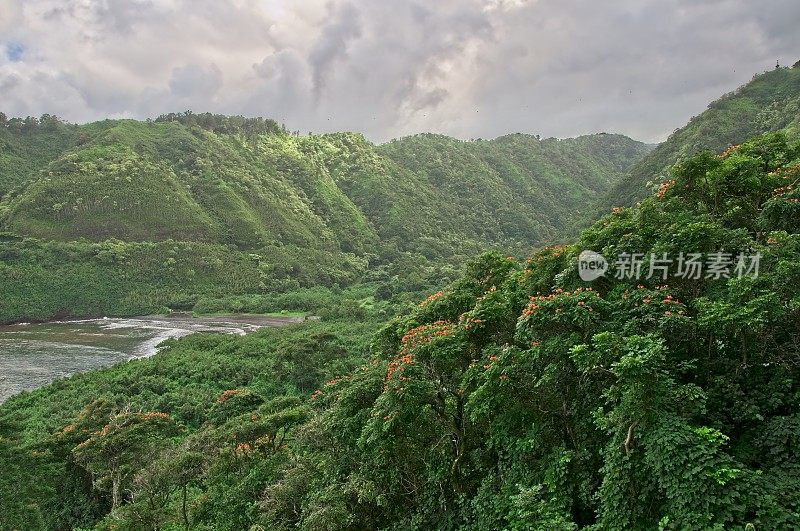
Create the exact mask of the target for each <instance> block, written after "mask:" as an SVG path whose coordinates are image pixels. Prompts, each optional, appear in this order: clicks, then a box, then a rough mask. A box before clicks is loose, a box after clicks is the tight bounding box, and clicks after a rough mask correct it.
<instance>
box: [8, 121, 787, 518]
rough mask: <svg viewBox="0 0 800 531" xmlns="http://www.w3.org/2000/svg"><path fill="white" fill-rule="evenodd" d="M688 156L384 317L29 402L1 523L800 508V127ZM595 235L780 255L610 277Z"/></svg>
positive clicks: (267, 340) (606, 246) (275, 337)
mask: <svg viewBox="0 0 800 531" xmlns="http://www.w3.org/2000/svg"><path fill="white" fill-rule="evenodd" d="M673 176H674V181H672V180H671V181H668V182H667V183H666V184H664V185H663V186H662V187H661V189H660V191H659V193H658V194H657V195H655V196H653V197H651V198H649V199H647V200H645V201H644V202H643V203H642V204H641V205H640V206H638V207H635V208H632V209H630V208H623V209H618V210H616V211H615V212H613V213H611V214H609V215H607V216H605V217H604V218H603V219H601V220H600V221H598V222H597V223H596V224H595V225H594V226H593V227H591V228H590V229H588V230H586V231H584V232H583V233H582V234H581V235H580V237H579V238H578V240H577V241H576V242H575V243H573V244H571V245H567V246H558V247H549V248H546V249H543V250H541V251H540V252H537V253H536V254H534V255H533V256H532V257H530V258H529V259H527V260H525V261H523V262H519V261H517V260H515V259H514V258H513V257H505V256H503V255H500V254H497V253H487V254H484V255H482V256H480V257H479V258H478V259H476V260H473V261H471V262H469V263H468V264H467V265H466V266H465V268H464V270H463V272H462V274H461V276H460V277H459V278H458V279H457V280H456V281H454V282H453V283H451V284H450V285H449V286H448V287H447V288H445V289H443V290H442V291H440V292H436V293H434V294H432V295H430V296H429V297H428V298H427V299H425V300H424V301H422V302H421V303H420V304H418V305H417V306H416V307H414V308H413V309H411V310H410V311H406V312H403V313H402V315H400V316H398V317H396V318H394V319H393V320H391V321H390V322H388V324H385V325H384V326H382V327H381V328H380V330H379V331H378V332H377V333H374V334H373V331H375V330H376V329H377V328H378V326H379V319H377V320H376V318H377V314H376V312H375V311H374V310H371V309H369V308H364V307H363V306H360V307H359V308H360V310H359V311H360V313H359V315H358V316H350V318H349V319H348V318H344V317H343V316H340V317H338V318H337V319H332V320H323V321H320V322H316V323H308V324H305V325H302V326H298V327H297V328H291V329H281V330H268V331H264V332H259V333H257V334H254V335H252V336H247V337H243V338H238V337H225V336H218V335H206V334H203V335H198V336H192V337H189V338H185V339H182V340H179V341H173V342H171V343H170V344H169V345H168V346H167V348H165V349H164V350H163V351H162V352H161V353H159V354H158V355H156V356H155V357H154V358H152V359H148V360H141V361H137V362H132V363H127V364H124V365H121V366H118V367H115V368H112V369H107V370H103V371H98V372H95V373H90V374H86V375H81V376H76V377H74V378H71V379H68V380H63V381H59V382H57V383H55V384H53V385H51V386H49V387H47V388H44V389H40V390H37V391H35V392H32V393H26V394H22V395H20V396H17V397H14V398H12V399H10V400H9V401H8V402H6V403H5V404H4V405H2V406H0V456H1V457H0V458H1V459H2V460H3V462H4V463H5V464H6V469H5V473H4V474H3V475H2V477H0V527H3V528H5V527H20V528H26V529H28V528H30V529H36V528H46V527H50V528H69V527H97V528H99V529H112V528H113V529H143V528H176V529H177V528H189V527H191V528H195V529H237V530H238V529H289V528H300V529H309V530H311V529H313V530H318V529H378V528H380V529H460V528H463V529H467V528H468V529H487V530H490V529H491V530H493V529H531V528H533V529H576V528H588V529H631V528H634V529H654V528H662V529H721V528H730V529H789V528H796V527H798V526H800V497H799V496H798V493H800V454H799V453H798V452H799V451H800V440H798V437H799V435H798V434H800V372H799V370H798V367H800V363H798V361H800V345H798V342H797V329H798V324H800V273H799V272H800V230H799V229H800V195H799V194H800V192H799V191H798V188H797V184H798V181H800V145H797V144H796V143H793V142H787V140H786V137H785V136H784V135H782V134H772V135H767V136H764V137H760V138H756V139H754V140H752V141H749V142H746V143H744V144H743V145H741V146H739V147H737V148H734V149H730V150H727V151H726V152H725V153H723V154H721V155H717V154H714V153H710V152H704V153H700V154H698V155H696V156H694V157H692V158H689V159H688V160H686V161H685V162H683V163H681V164H680V165H679V166H678V167H676V169H675V170H674V172H673ZM583 249H593V250H596V251H598V252H601V253H603V254H604V255H605V256H607V257H613V256H616V255H617V254H618V253H619V252H623V251H627V252H641V253H644V254H645V256H649V255H650V253H656V254H658V255H660V254H661V253H664V252H666V253H669V254H670V255H672V256H675V255H677V254H678V253H679V252H680V251H684V252H695V251H696V252H701V253H706V254H708V253H713V252H716V251H724V252H727V253H731V254H732V255H734V256H735V255H736V254H737V253H740V252H742V253H754V252H759V253H760V254H761V261H760V270H759V273H760V274H759V275H758V276H757V277H755V278H754V277H752V276H744V277H742V278H737V277H736V275H734V276H732V277H731V278H724V277H722V278H706V277H705V276H702V277H701V278H697V279H693V278H674V277H673V278H669V279H668V280H666V281H665V280H662V279H660V278H659V279H635V278H631V279H616V278H614V277H613V276H612V275H611V274H609V275H607V277H604V278H602V279H600V280H597V281H595V282H594V283H591V284H589V283H586V282H583V281H581V280H580V278H579V276H578V271H577V267H576V262H577V256H578V254H579V252H580V251H581V250H583ZM645 267H647V262H645ZM353 317H356V318H357V319H356V320H354V319H353ZM342 319H344V320H342ZM356 322H357V323H358V324H355V323H356Z"/></svg>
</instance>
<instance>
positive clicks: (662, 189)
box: [656, 179, 675, 199]
mask: <svg viewBox="0 0 800 531" xmlns="http://www.w3.org/2000/svg"><path fill="white" fill-rule="evenodd" d="M673 184H675V179H671V180H669V181H664V182H663V183H661V184H660V185H659V187H658V191H657V192H656V196H658V198H659V199H664V196H666V195H667V191H669V189H670V187H671V186H672V185H673Z"/></svg>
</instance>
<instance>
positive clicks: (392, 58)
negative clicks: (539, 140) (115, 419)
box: [0, 0, 800, 141]
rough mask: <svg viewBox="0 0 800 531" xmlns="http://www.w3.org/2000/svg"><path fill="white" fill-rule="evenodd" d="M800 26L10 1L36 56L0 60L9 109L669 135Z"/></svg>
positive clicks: (792, 49) (735, 18)
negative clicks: (190, 113) (215, 114)
mask: <svg viewBox="0 0 800 531" xmlns="http://www.w3.org/2000/svg"><path fill="white" fill-rule="evenodd" d="M798 22H800V3H798V2H797V1H796V0H765V1H764V2H751V1H749V0H711V1H709V2H695V1H693V0H669V1H656V0H651V1H641V0H620V1H618V2H592V1H589V0H564V1H559V2H555V1H548V0H437V1H436V2H430V1H428V0H398V1H396V2H375V1H374V0H347V1H339V0H331V1H328V0H309V1H304V2H293V1H291V0H269V1H266V2H257V1H255V0H236V1H230V2H220V1H218V0H194V1H190V0H165V1H159V2H153V1H145V0H140V1H133V0H131V1H123V0H103V1H97V2H85V1H81V0H68V1H59V0H30V1H26V2H24V3H22V2H16V1H14V0H0V49H2V50H12V49H13V50H24V53H3V54H0V90H1V91H2V95H3V99H2V101H1V102H0V106H2V110H3V111H4V112H6V113H7V114H11V115H27V114H33V115H38V114H42V113H51V114H58V115H60V116H63V117H64V118H66V119H68V120H71V121H78V122H83V121H89V120H94V119H99V118H105V117H107V116H112V117H114V116H133V117H141V118H143V117H148V116H153V115H157V114H160V113H163V112H170V111H176V110H185V109H189V108H190V109H192V110H194V111H196V112H202V111H206V110H208V111H212V112H225V113H242V114H246V115H262V116H268V117H273V118H276V119H278V120H281V121H284V122H285V123H286V125H287V127H289V128H290V129H299V130H301V131H334V130H357V131H363V132H365V133H366V134H367V136H369V137H370V138H372V139H374V140H376V141H382V140H386V139H388V138H391V137H396V136H402V135H406V134H411V133H416V132H420V131H435V132H441V133H445V134H451V135H454V136H458V137H462V138H471V137H484V138H487V137H493V136H497V135H500V134H504V133H508V132H512V131H522V132H531V133H539V134H542V135H545V136H551V135H552V136H573V135H577V134H582V133H590V132H596V131H613V132H622V133H625V134H628V135H630V136H632V137H634V138H639V139H642V140H646V141H656V140H660V139H663V138H664V137H665V136H666V135H667V134H668V133H670V132H671V131H672V130H673V129H674V128H676V127H679V126H681V125H682V124H683V123H685V122H686V121H687V120H688V118H689V117H691V116H692V115H694V114H697V113H698V112H700V111H702V110H703V109H704V108H705V106H706V104H707V103H708V102H709V101H711V100H712V99H714V98H716V97H718V96H719V95H721V94H723V93H725V92H728V91H730V90H733V89H735V88H736V87H737V86H739V85H741V84H742V83H745V82H746V81H748V80H749V79H750V77H751V76H752V75H753V74H754V73H756V72H761V71H764V70H766V69H769V68H771V67H772V66H773V65H774V63H775V60H776V59H779V60H780V61H781V63H782V64H792V63H794V62H795V61H796V60H797V59H798V58H800V32H798V31H797V29H796V28H797V24H798ZM12 59H13V60H12Z"/></svg>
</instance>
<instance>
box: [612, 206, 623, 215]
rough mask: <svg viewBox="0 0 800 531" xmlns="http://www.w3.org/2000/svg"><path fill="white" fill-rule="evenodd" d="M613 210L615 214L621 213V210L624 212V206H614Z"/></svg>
mask: <svg viewBox="0 0 800 531" xmlns="http://www.w3.org/2000/svg"><path fill="white" fill-rule="evenodd" d="M611 212H612V213H614V214H619V213H620V212H622V207H614V208H612V209H611Z"/></svg>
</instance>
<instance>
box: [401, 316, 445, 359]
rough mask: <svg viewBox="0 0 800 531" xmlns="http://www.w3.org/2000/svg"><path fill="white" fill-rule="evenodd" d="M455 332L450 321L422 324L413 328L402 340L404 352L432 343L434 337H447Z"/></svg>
mask: <svg viewBox="0 0 800 531" xmlns="http://www.w3.org/2000/svg"><path fill="white" fill-rule="evenodd" d="M452 334H453V323H451V322H449V321H436V322H435V323H432V324H425V325H420V326H418V327H416V328H412V329H411V330H409V331H408V332H406V335H404V336H403V338H402V339H401V340H400V344H401V345H402V347H403V348H402V352H403V353H404V354H408V353H410V352H411V351H412V350H413V349H414V348H415V347H418V346H419V345H423V344H425V343H430V342H431V341H432V340H433V339H434V338H437V337H445V336H450V335H452Z"/></svg>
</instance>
